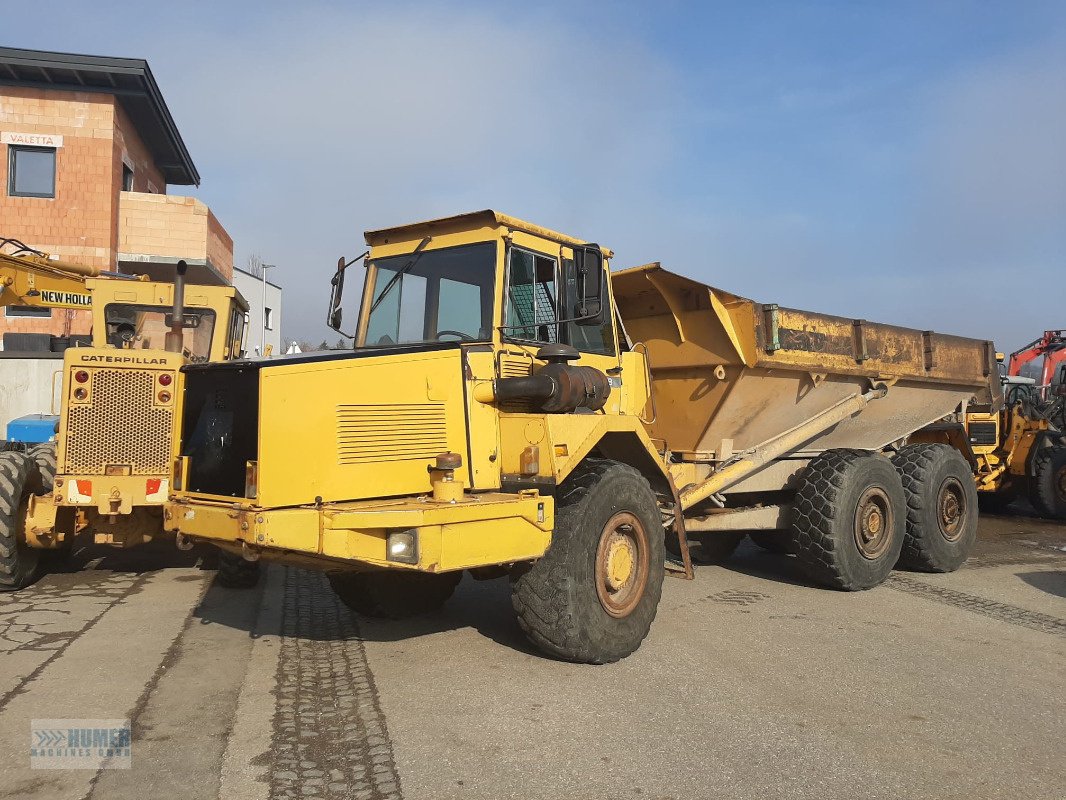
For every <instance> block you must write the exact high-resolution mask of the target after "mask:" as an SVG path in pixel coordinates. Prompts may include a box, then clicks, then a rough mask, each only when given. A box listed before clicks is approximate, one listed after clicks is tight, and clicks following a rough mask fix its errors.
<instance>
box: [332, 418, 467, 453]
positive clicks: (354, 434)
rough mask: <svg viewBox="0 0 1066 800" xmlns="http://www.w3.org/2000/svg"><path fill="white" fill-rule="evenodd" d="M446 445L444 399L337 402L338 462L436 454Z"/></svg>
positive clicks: (445, 447)
mask: <svg viewBox="0 0 1066 800" xmlns="http://www.w3.org/2000/svg"><path fill="white" fill-rule="evenodd" d="M447 449H448V436H447V428H446V426H445V422H444V403H408V404H399V405H397V404H393V405H340V406H337V459H338V462H339V463H341V464H367V463H371V462H379V461H408V460H411V459H418V458H435V457H436V456H437V455H438V454H440V453H443V452H445V451H446V450H447Z"/></svg>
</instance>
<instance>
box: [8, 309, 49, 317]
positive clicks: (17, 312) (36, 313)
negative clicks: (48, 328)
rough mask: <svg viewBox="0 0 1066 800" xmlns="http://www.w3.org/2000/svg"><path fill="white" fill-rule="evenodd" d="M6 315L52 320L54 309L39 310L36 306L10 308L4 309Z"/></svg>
mask: <svg viewBox="0 0 1066 800" xmlns="http://www.w3.org/2000/svg"><path fill="white" fill-rule="evenodd" d="M4 315H5V316H8V317H41V318H44V319H48V318H51V316H52V309H50V308H37V307H36V306H8V307H7V308H5V309H4Z"/></svg>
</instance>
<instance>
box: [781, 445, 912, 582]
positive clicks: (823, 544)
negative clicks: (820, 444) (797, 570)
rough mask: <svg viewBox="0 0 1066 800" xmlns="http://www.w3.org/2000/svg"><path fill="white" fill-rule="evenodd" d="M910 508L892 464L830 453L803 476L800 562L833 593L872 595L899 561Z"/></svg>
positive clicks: (798, 503)
mask: <svg viewBox="0 0 1066 800" xmlns="http://www.w3.org/2000/svg"><path fill="white" fill-rule="evenodd" d="M905 509H906V502H905V500H904V496H903V484H902V483H901V482H900V477H899V474H898V473H897V472H896V470H895V468H894V467H893V466H892V464H891V463H890V462H889V460H888V459H887V458H884V457H882V456H878V455H873V454H871V453H865V452H862V451H858V450H826V451H825V452H824V453H822V454H821V455H819V456H818V457H816V458H814V459H812V460H811V462H810V464H808V465H807V468H806V469H805V470H804V471H803V475H802V477H801V479H800V483H799V487H798V489H797V491H796V499H795V504H794V506H793V530H794V532H795V538H794V542H795V547H796V557H797V559H798V561H799V563H800V565H801V566H802V567H803V570H804V572H806V574H807V575H808V576H809V577H810V578H811V579H812V580H815V581H817V582H818V583H821V584H823V585H825V586H828V587H830V588H833V589H842V590H845V591H859V590H862V589H871V588H873V587H874V586H877V585H878V584H880V583H881V582H882V581H884V580H885V578H887V577H888V575H889V573H890V572H891V571H892V568H893V567H894V566H895V564H896V562H897V561H898V560H899V554H900V550H901V549H902V547H903V536H904V533H905V530H906V529H905V520H904V511H905Z"/></svg>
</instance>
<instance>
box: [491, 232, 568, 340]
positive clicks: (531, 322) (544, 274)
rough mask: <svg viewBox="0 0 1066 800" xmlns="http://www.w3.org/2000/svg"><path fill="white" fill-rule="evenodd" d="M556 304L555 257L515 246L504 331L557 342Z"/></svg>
mask: <svg viewBox="0 0 1066 800" xmlns="http://www.w3.org/2000/svg"><path fill="white" fill-rule="evenodd" d="M557 307H558V293H557V285H556V261H555V259H553V258H549V257H547V256H542V255H539V254H537V253H531V252H530V251H528V250H521V249H519V248H517V247H512V248H511V249H510V255H509V261H508V272H507V299H506V304H505V309H504V320H503V324H504V333H505V334H506V335H507V336H509V337H511V338H512V339H527V340H532V341H537V342H556V341H558V339H559V324H558V322H559V320H558V316H557V314H556V309H557Z"/></svg>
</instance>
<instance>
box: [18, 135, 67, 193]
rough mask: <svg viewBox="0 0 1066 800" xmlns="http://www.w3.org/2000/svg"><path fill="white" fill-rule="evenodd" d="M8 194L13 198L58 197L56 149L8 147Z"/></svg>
mask: <svg viewBox="0 0 1066 800" xmlns="http://www.w3.org/2000/svg"><path fill="white" fill-rule="evenodd" d="M7 149H8V159H7V193H8V194H9V195H11V196H12V197H55V196H56V151H55V148H54V147H22V146H17V145H9V146H8V148H7Z"/></svg>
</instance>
